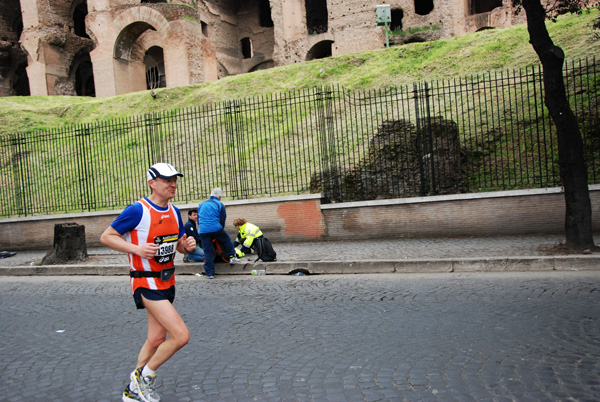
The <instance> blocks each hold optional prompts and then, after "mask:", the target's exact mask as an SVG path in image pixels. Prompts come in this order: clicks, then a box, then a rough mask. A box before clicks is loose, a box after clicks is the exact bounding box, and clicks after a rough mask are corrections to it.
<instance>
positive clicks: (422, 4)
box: [415, 0, 502, 15]
mask: <svg viewBox="0 0 600 402" xmlns="http://www.w3.org/2000/svg"><path fill="white" fill-rule="evenodd" d="M471 1H477V0H471ZM500 1H502V0H500ZM432 11H433V0H415V13H417V14H419V15H427V14H429V13H430V12H432Z"/></svg>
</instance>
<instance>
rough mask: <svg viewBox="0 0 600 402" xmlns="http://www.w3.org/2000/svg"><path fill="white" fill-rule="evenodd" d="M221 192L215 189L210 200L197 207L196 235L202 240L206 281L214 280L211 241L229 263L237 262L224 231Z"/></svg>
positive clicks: (223, 208)
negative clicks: (214, 241)
mask: <svg viewBox="0 0 600 402" xmlns="http://www.w3.org/2000/svg"><path fill="white" fill-rule="evenodd" d="M222 197H223V190H221V189H220V188H218V187H217V188H215V189H213V190H212V191H211V192H210V198H209V199H208V200H206V201H204V202H202V203H200V205H198V233H199V234H200V239H201V240H202V249H203V250H204V271H205V272H206V276H207V277H208V279H214V278H215V252H214V250H213V239H214V240H216V241H218V242H219V243H220V244H221V246H222V247H223V249H224V251H225V253H226V255H229V263H230V264H232V265H233V264H235V263H236V262H238V261H239V259H238V258H237V257H236V253H235V250H234V247H233V242H232V241H231V238H230V237H229V235H228V234H227V232H226V231H225V229H224V227H225V221H226V220H227V212H226V211H225V205H223V203H222V202H221V198H222Z"/></svg>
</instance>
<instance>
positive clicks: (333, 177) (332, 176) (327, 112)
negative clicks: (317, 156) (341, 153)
mask: <svg viewBox="0 0 600 402" xmlns="http://www.w3.org/2000/svg"><path fill="white" fill-rule="evenodd" d="M316 98H317V113H316V116H317V127H318V131H319V136H321V155H322V157H321V162H322V173H321V182H322V183H323V190H324V193H325V198H327V199H337V198H338V197H337V196H338V195H339V193H340V191H341V190H340V177H339V175H340V172H339V171H338V170H339V169H338V165H337V158H336V155H335V138H334V132H333V129H332V124H333V117H332V115H331V100H332V98H333V92H332V89H331V88H330V87H323V88H321V89H317V93H316ZM330 136H331V138H330Z"/></svg>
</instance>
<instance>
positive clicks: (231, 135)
mask: <svg viewBox="0 0 600 402" xmlns="http://www.w3.org/2000/svg"><path fill="white" fill-rule="evenodd" d="M241 107H242V105H241V102H240V101H238V100H233V101H228V102H227V104H226V106H225V115H226V116H227V124H226V125H225V127H226V132H227V137H228V138H227V148H226V150H227V160H228V161H229V185H230V186H231V188H230V189H229V190H228V191H227V193H228V195H230V196H233V197H235V198H242V197H247V196H248V195H249V194H248V188H247V183H248V181H247V180H246V174H245V173H246V169H245V168H244V167H245V166H246V165H247V159H246V158H244V157H243V155H245V152H244V151H245V150H244V140H243V138H242V136H243V132H242V131H241V129H240V127H241V123H240V119H239V117H238V114H240V113H241ZM238 137H240V138H238Z"/></svg>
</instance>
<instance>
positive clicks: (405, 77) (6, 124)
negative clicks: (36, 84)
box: [0, 10, 600, 135]
mask: <svg viewBox="0 0 600 402" xmlns="http://www.w3.org/2000/svg"><path fill="white" fill-rule="evenodd" d="M596 18H598V10H593V11H592V12H591V13H583V14H582V15H568V16H563V17H560V18H559V19H558V22H556V23H552V22H548V23H547V26H548V30H549V32H550V35H551V37H552V39H553V40H554V42H555V44H556V45H558V46H560V47H561V48H562V49H563V50H564V52H565V55H566V58H567V59H577V58H580V57H587V56H593V55H597V54H600V40H599V39H598V32H597V31H594V30H593V29H592V24H593V22H594V20H595V19H596ZM533 64H538V58H537V55H536V54H535V52H534V51H533V49H532V47H531V45H530V44H529V43H528V33H527V29H526V26H525V25H519V26H515V27H512V28H506V29H495V30H485V31H482V32H478V33H473V34H468V35H464V36H460V37H455V38H449V39H444V40H439V41H435V42H426V43H412V44H407V45H403V46H397V47H391V48H387V49H379V50H373V51H369V52H362V53H355V54H347V55H341V56H337V57H330V58H327V59H320V60H314V61H310V62H304V63H298V64H293V65H288V66H282V67H277V68H273V69H269V70H260V71H257V72H253V73H249V74H242V75H237V76H230V77H227V78H224V79H221V80H218V81H214V82H207V83H203V84H198V85H191V86H186V87H176V88H165V89H159V90H157V91H156V92H157V93H158V96H157V98H156V99H153V98H152V97H151V96H150V94H149V91H142V92H136V93H130V94H126V95H120V96H115V97H111V98H86V97H69V96H49V97H40V96H31V97H4V98H0V135H4V134H7V133H16V132H27V131H32V130H46V129H52V128H57V127H64V126H68V125H76V124H82V123H90V122H97V121H101V120H109V119H118V118H123V117H129V116H137V115H143V114H145V113H150V112H157V111H164V110H169V109H182V108H186V109H187V108H193V107H198V106H202V105H206V104H210V103H213V102H219V101H223V100H228V99H240V98H246V97H255V96H261V95H270V94H274V93H281V92H285V91H289V90H298V89H303V88H309V87H314V86H323V85H340V86H342V87H344V88H346V89H375V88H382V87H389V86H403V85H408V84H411V83H413V82H417V81H432V80H441V79H447V78H454V77H463V76H469V75H473V74H481V73H484V72H489V71H494V70H507V69H509V70H510V69H521V68H524V67H527V66H531V65H533Z"/></svg>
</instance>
